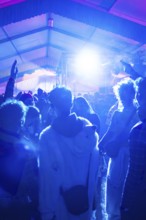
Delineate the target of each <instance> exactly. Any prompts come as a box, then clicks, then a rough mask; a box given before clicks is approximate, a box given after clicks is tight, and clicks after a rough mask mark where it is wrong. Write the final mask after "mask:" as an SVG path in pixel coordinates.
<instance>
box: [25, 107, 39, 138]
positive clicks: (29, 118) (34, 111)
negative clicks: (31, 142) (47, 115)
mask: <svg viewBox="0 0 146 220" xmlns="http://www.w3.org/2000/svg"><path fill="white" fill-rule="evenodd" d="M40 129H41V114H40V110H39V109H38V108H37V107H35V106H28V110H27V112H26V119H25V130H26V132H27V133H30V135H36V134H38V133H39V132H40Z"/></svg>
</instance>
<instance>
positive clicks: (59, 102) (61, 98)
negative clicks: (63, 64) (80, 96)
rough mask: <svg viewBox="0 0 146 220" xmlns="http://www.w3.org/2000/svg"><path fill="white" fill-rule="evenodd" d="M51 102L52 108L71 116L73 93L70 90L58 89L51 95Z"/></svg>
mask: <svg viewBox="0 0 146 220" xmlns="http://www.w3.org/2000/svg"><path fill="white" fill-rule="evenodd" d="M49 100H50V103H51V104H52V106H54V107H56V108H57V109H58V110H59V111H61V112H62V113H63V114H69V113H70V109H71V106H72V100H73V97H72V92H71V90H69V89H68V88H66V87H64V86H62V87H56V88H55V89H53V90H52V91H51V92H50V93H49Z"/></svg>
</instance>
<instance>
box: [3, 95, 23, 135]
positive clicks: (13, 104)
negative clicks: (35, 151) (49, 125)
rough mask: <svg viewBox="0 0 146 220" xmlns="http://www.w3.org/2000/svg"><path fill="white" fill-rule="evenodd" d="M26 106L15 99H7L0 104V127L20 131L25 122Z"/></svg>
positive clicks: (15, 131) (14, 131)
mask: <svg viewBox="0 0 146 220" xmlns="http://www.w3.org/2000/svg"><path fill="white" fill-rule="evenodd" d="M26 110H27V108H26V106H25V105H24V104H23V103H22V102H21V101H17V100H15V99H11V100H7V101H5V102H4V103H3V104H1V106H0V128H1V129H3V130H6V131H11V132H13V133H19V131H20V130H21V127H22V126H23V125H24V122H25V115H26Z"/></svg>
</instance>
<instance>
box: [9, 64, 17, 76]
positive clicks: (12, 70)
mask: <svg viewBox="0 0 146 220" xmlns="http://www.w3.org/2000/svg"><path fill="white" fill-rule="evenodd" d="M16 65H17V60H15V61H14V63H13V64H12V67H11V75H10V76H11V78H12V79H16V75H17V73H18V68H17V66H16Z"/></svg>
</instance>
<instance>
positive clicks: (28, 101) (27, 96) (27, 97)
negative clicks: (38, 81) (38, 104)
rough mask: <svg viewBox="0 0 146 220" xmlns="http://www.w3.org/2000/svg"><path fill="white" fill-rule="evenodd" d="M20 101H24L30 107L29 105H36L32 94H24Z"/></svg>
mask: <svg viewBox="0 0 146 220" xmlns="http://www.w3.org/2000/svg"><path fill="white" fill-rule="evenodd" d="M19 100H20V101H22V102H23V103H24V104H25V105H27V106H29V105H34V98H33V95H32V94H31V93H29V92H28V93H26V92H24V93H22V94H21V95H20V97H19Z"/></svg>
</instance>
